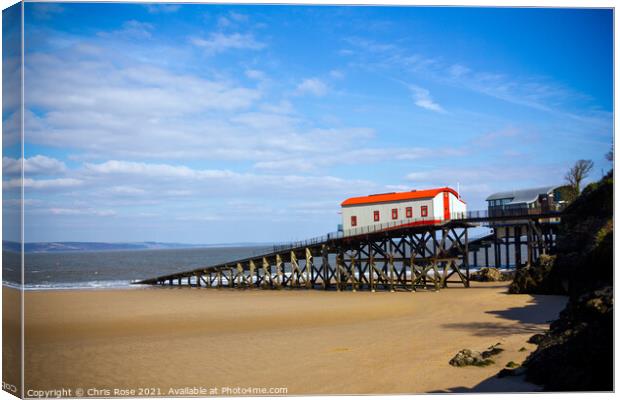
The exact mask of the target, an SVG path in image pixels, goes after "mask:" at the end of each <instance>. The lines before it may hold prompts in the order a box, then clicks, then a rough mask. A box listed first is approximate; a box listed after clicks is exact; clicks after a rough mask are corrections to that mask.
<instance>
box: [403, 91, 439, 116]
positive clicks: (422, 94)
mask: <svg viewBox="0 0 620 400" xmlns="http://www.w3.org/2000/svg"><path fill="white" fill-rule="evenodd" d="M409 89H411V93H412V95H413V100H414V102H415V105H416V106H418V107H422V108H424V109H426V110H430V111H436V112H445V110H444V109H443V108H442V107H441V106H440V105H439V104H437V103H436V102H434V101H433V99H432V98H431V94H430V92H429V91H428V90H427V89H424V88H421V87H419V86H415V85H409Z"/></svg>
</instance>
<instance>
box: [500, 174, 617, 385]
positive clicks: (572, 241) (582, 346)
mask: <svg viewBox="0 0 620 400" xmlns="http://www.w3.org/2000/svg"><path fill="white" fill-rule="evenodd" d="M557 243H558V245H557V251H556V254H555V256H544V257H541V258H540V260H539V262H538V263H537V264H535V265H533V266H531V267H528V268H523V269H522V270H520V271H518V272H517V274H516V276H515V279H514V280H513V282H512V284H511V285H510V289H509V291H510V293H536V294H563V295H568V296H569V301H568V303H567V306H566V308H565V309H564V310H563V311H562V312H561V314H560V318H559V319H558V320H557V321H555V322H553V323H552V324H551V326H550V329H549V331H548V332H546V333H545V334H543V335H534V336H533V337H532V338H530V340H529V342H530V343H533V344H537V345H538V348H537V349H536V350H535V351H534V352H533V353H532V354H530V356H529V357H528V358H527V359H526V360H525V362H524V363H523V367H522V368H518V370H520V371H524V373H525V376H526V378H527V379H528V380H529V381H531V382H534V383H537V384H540V385H543V386H544V388H545V389H546V390H553V391H563V390H570V391H580V390H584V391H610V390H613V175H612V174H611V173H609V174H608V175H607V176H606V177H604V178H603V179H602V180H601V181H599V182H596V183H593V184H591V185H589V186H588V187H587V188H586V189H584V191H583V193H582V194H581V195H580V196H579V197H578V198H577V199H576V200H575V201H574V202H573V203H572V204H571V205H570V206H569V207H568V208H567V209H566V210H565V212H564V214H563V215H562V222H561V225H560V230H559V233H558V237H557ZM510 373H511V372H510V371H504V374H510Z"/></svg>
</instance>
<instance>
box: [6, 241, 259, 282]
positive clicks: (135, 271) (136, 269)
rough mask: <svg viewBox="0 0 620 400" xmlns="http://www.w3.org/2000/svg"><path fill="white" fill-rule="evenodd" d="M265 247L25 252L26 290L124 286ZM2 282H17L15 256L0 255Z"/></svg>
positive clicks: (227, 259) (17, 261)
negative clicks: (0, 256)
mask: <svg viewBox="0 0 620 400" xmlns="http://www.w3.org/2000/svg"><path fill="white" fill-rule="evenodd" d="M265 249H266V247H221V248H205V249H173V250H124V251H100V252H76V253H29V254H28V253H27V254H26V256H25V258H24V262H25V270H24V279H25V287H26V288H27V289H70V288H105V287H127V286H129V284H130V282H131V281H132V280H136V279H145V278H150V277H155V276H159V275H165V274H170V273H173V272H179V271H187V270H191V269H195V268H199V267H203V266H208V265H213V264H218V263H222V262H226V261H232V260H236V259H239V258H244V257H248V256H250V255H253V254H256V253H258V252H260V251H262V250H265ZM2 259H3V283H4V284H7V285H9V286H15V285H17V284H18V282H19V281H20V274H21V273H20V268H19V254H17V253H11V252H3V255H2Z"/></svg>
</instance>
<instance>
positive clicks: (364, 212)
mask: <svg viewBox="0 0 620 400" xmlns="http://www.w3.org/2000/svg"><path fill="white" fill-rule="evenodd" d="M448 195H449V202H450V213H455V212H465V211H466V210H467V207H466V205H465V203H463V202H462V201H460V200H459V199H458V198H457V197H456V196H455V195H454V194H452V193H449V194H448ZM422 206H427V207H428V216H427V217H424V218H423V217H422V215H421V207H422ZM407 207H412V208H413V210H412V211H413V216H412V218H411V219H412V220H416V221H421V220H428V221H432V220H443V192H441V193H439V194H437V196H435V197H434V198H427V199H415V200H405V201H394V202H389V203H375V204H360V205H354V206H344V207H342V227H343V229H345V230H348V229H352V228H353V229H354V228H359V227H364V226H373V225H380V224H385V223H389V222H393V221H401V222H402V221H403V220H406V219H408V218H406V213H405V211H406V210H405V209H406V208H407ZM393 208H396V209H398V218H397V219H396V220H393V219H392V209H393ZM373 211H379V215H380V220H379V221H378V222H375V221H374V219H373ZM353 215H355V216H357V226H354V227H353V226H351V216H353Z"/></svg>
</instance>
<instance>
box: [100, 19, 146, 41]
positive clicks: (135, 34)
mask: <svg viewBox="0 0 620 400" xmlns="http://www.w3.org/2000/svg"><path fill="white" fill-rule="evenodd" d="M153 29H154V27H153V25H152V24H149V23H148V22H141V21H136V20H133V19H132V20H129V21H125V22H124V23H123V27H122V28H121V29H119V30H116V31H111V32H99V36H101V37H113V36H118V37H128V38H135V39H150V38H151V36H152V34H151V32H152V31H153Z"/></svg>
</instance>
